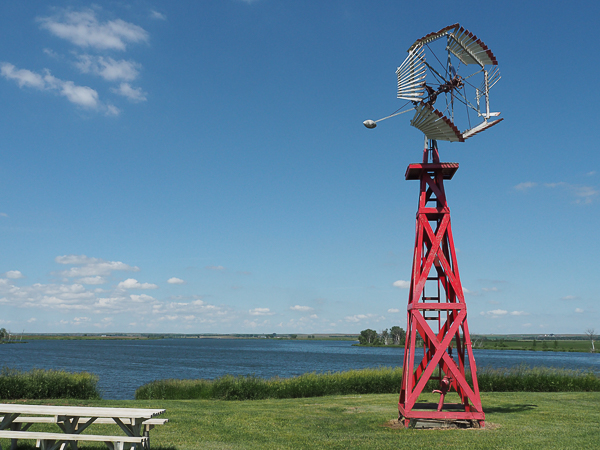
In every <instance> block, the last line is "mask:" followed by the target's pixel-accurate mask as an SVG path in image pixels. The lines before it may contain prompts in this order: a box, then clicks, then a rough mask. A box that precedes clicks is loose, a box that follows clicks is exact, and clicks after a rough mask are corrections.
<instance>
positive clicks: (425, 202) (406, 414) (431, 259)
mask: <svg viewBox="0 0 600 450" xmlns="http://www.w3.org/2000/svg"><path fill="white" fill-rule="evenodd" d="M430 160H431V161H430ZM456 170H458V164H456V163H440V160H439V154H438V150H437V143H436V141H434V140H430V141H429V145H428V146H426V147H425V149H424V151H423V163H422V164H411V165H409V167H408V169H407V171H406V179H413V180H414V179H419V180H420V185H421V187H420V193H419V209H418V211H417V220H416V222H417V223H416V239H415V250H414V257H413V269H412V276H411V282H410V293H409V298H408V308H407V311H408V322H407V330H406V344H405V347H404V363H403V364H404V365H403V368H404V371H403V374H402V387H401V389H400V400H399V402H398V412H399V420H404V425H405V426H406V427H408V426H409V424H410V420H411V419H438V420H439V419H445V420H451V419H461V420H473V421H477V422H478V423H479V425H480V426H484V424H485V414H484V412H483V409H482V407H481V399H480V396H479V384H478V383H477V369H476V366H475V358H474V357H473V349H472V348H471V338H470V335H469V327H468V325H467V305H466V304H465V297H464V293H463V289H462V285H461V282H460V275H459V272H458V265H457V262H456V251H455V249H454V240H453V238H452V228H451V226H450V209H449V208H448V203H447V201H446V193H445V191H444V179H450V178H452V176H453V175H454V173H455V172H456ZM431 291H433V292H431ZM430 324H431V325H430ZM417 337H420V340H421V341H422V342H420V343H422V344H423V358H422V359H421V361H420V362H419V363H418V364H417V365H416V367H415V364H414V357H415V355H416V346H417ZM453 349H454V350H455V356H456V359H454V358H453V356H452V352H453ZM465 358H467V359H465ZM467 361H468V364H469V367H470V376H469V379H470V381H471V385H469V382H468V381H467V375H466V373H465V362H467ZM436 368H437V369H438V371H437V372H436V371H435V369H436ZM429 380H437V381H438V382H439V385H440V391H442V392H443V395H442V398H441V399H440V403H439V404H438V405H435V404H434V405H433V408H431V406H432V405H429V404H423V403H417V399H418V398H419V395H421V393H422V392H423V389H424V388H425V385H426V384H427V382H428V381H429ZM471 386H473V387H472V388H471ZM452 389H453V390H454V391H456V392H457V393H458V396H459V398H460V401H461V403H455V404H448V403H446V404H444V396H445V395H446V394H447V393H448V392H450V391H451V390H452ZM429 408H431V410H430V409H429Z"/></svg>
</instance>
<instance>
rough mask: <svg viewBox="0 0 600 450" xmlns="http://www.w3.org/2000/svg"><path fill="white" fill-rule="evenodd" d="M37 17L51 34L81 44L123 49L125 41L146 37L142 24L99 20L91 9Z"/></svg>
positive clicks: (100, 47) (117, 20) (126, 42)
mask: <svg viewBox="0 0 600 450" xmlns="http://www.w3.org/2000/svg"><path fill="white" fill-rule="evenodd" d="M38 20H39V22H40V26H41V28H43V29H46V30H48V31H49V32H50V33H51V34H53V35H54V36H57V37H59V38H62V39H65V40H67V41H69V42H71V43H72V44H74V45H77V46H79V47H84V48H87V47H92V48H95V49H99V50H125V49H126V47H127V44H130V43H138V42H146V41H148V33H147V32H146V30H144V29H143V28H142V27H140V26H138V25H134V24H132V23H129V22H125V21H123V20H121V19H116V20H110V21H106V22H100V21H98V19H97V18H96V12H95V11H93V10H91V9H84V10H82V11H66V10H64V11H61V12H60V13H58V14H56V15H54V16H51V17H42V18H39V19H38Z"/></svg>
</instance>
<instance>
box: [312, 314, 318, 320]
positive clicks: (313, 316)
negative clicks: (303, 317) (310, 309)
mask: <svg viewBox="0 0 600 450" xmlns="http://www.w3.org/2000/svg"><path fill="white" fill-rule="evenodd" d="M310 318H311V319H318V318H319V316H317V315H316V314H311V315H310Z"/></svg>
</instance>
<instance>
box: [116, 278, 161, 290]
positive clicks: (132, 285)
mask: <svg viewBox="0 0 600 450" xmlns="http://www.w3.org/2000/svg"><path fill="white" fill-rule="evenodd" d="M117 288H120V289H157V288H158V286H157V285H156V284H152V283H140V282H139V281H138V280H136V279H135V278H127V279H126V280H125V281H121V282H120V283H119V284H118V285H117Z"/></svg>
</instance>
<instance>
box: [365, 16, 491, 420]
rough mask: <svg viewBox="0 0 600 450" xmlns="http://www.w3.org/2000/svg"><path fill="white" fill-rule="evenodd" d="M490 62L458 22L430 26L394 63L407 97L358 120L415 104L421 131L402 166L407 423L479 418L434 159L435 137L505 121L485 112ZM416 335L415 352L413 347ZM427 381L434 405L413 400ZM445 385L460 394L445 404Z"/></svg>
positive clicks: (403, 413) (448, 173) (450, 168)
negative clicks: (408, 210) (414, 200)
mask: <svg viewBox="0 0 600 450" xmlns="http://www.w3.org/2000/svg"><path fill="white" fill-rule="evenodd" d="M497 65H498V62H497V60H496V57H495V56H494V54H493V53H492V51H491V50H490V49H489V48H488V47H487V46H486V45H485V44H484V43H483V42H482V41H481V40H480V39H478V38H477V36H475V35H474V34H472V33H471V32H469V31H468V30H465V29H464V28H463V27H461V26H460V25H459V24H454V25H450V26H447V27H445V28H442V29H441V30H439V31H437V32H434V33H430V34H428V35H426V36H424V37H422V38H420V39H417V40H416V41H415V43H414V44H413V45H411V46H410V48H409V49H408V57H407V58H406V59H405V60H404V62H403V63H402V64H401V65H400V67H398V70H397V71H396V74H397V76H398V98H400V99H403V100H407V103H406V104H405V105H404V106H403V107H401V108H400V109H398V110H397V111H396V112H395V113H394V114H391V115H390V116H387V117H384V118H383V119H379V120H377V121H373V120H366V121H365V122H363V123H364V125H365V126H366V127H367V128H375V127H376V126H377V122H380V121H382V120H385V119H388V118H390V117H394V116H397V115H400V114H405V113H408V112H410V111H414V116H413V118H412V120H411V121H410V124H411V125H412V126H413V127H415V128H418V129H419V130H421V131H422V132H423V133H424V134H425V146H424V149H423V160H422V162H421V163H418V164H410V165H409V166H408V169H407V170H406V174H405V179H407V180H419V182H420V191H419V207H418V210H417V220H416V222H417V223H416V237H415V247H414V256H413V268H412V275H411V282H410V293H409V298H408V308H407V311H408V319H407V332H406V344H405V347H404V361H403V374H402V386H401V388H400V399H399V402H398V414H399V420H402V421H404V425H405V426H406V427H408V426H409V425H410V423H411V421H415V420H419V419H421V420H423V419H425V420H427V419H432V420H444V421H448V420H450V421H468V422H470V424H471V425H473V426H484V424H485V414H484V412H483V409H482V406H481V398H480V395H479V385H478V382H477V368H476V365H475V358H474V356H473V349H472V345H471V337H470V334H469V327H468V325H467V305H466V303H465V297H464V291H463V288H462V284H461V281H460V275H459V271H458V264H457V260H456V251H455V248H454V240H453V237H452V228H451V224H450V209H449V208H448V202H447V199H446V194H445V191H444V180H451V179H452V177H453V176H454V174H455V173H456V171H457V170H458V163H445V162H440V157H439V152H438V147H437V141H450V142H464V141H465V140H466V139H468V138H470V137H472V136H474V135H476V134H477V133H480V132H482V131H484V130H486V129H488V128H490V127H492V126H494V125H496V124H498V123H499V122H501V121H502V120H503V119H498V116H499V115H500V113H499V112H491V111H490V101H489V93H490V90H491V88H492V87H493V86H494V85H495V84H496V83H497V82H498V81H499V80H500V72H499V70H498V68H497ZM407 106H408V107H409V109H406V108H407ZM461 130H463V131H461ZM417 336H419V337H420V339H419V342H422V343H423V352H422V354H423V356H422V358H420V354H421V351H419V352H418V353H419V355H417V349H416V348H415V347H416V343H417ZM453 353H454V355H453ZM419 358H420V361H419ZM415 360H417V361H418V362H416V363H415ZM467 365H468V368H469V369H470V370H469V371H467V370H466V368H467ZM430 380H437V383H438V384H439V389H436V390H434V392H435V393H438V394H440V400H439V403H437V404H435V403H422V402H418V403H417V400H418V398H419V396H420V395H421V393H422V392H423V390H424V389H425V387H426V385H427V382H428V381H430ZM452 390H454V391H456V393H457V394H458V397H459V399H460V401H459V402H458V403H445V396H446V394H447V393H449V392H451V391H452Z"/></svg>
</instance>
